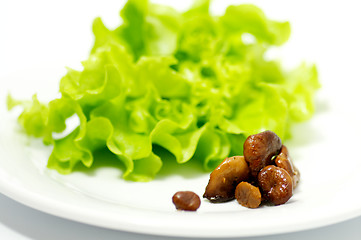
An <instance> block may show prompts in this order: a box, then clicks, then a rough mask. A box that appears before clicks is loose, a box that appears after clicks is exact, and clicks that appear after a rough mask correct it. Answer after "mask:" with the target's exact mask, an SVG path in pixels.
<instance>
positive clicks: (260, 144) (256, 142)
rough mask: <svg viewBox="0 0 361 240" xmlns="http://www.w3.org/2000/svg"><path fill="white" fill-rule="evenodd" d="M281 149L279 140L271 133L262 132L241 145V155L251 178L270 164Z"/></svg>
mask: <svg viewBox="0 0 361 240" xmlns="http://www.w3.org/2000/svg"><path fill="white" fill-rule="evenodd" d="M281 147H282V142H281V139H280V138H279V137H278V136H277V134H275V133H274V132H272V131H264V132H261V133H258V134H255V135H251V136H249V137H248V138H247V139H246V141H245V142H244V144H243V154H244V158H245V160H246V162H247V163H248V166H249V168H250V171H251V175H252V176H253V177H257V175H258V173H259V171H260V170H261V169H262V168H264V167H265V166H267V165H270V164H271V163H272V157H273V156H275V155H277V154H278V153H279V152H280V150H281Z"/></svg>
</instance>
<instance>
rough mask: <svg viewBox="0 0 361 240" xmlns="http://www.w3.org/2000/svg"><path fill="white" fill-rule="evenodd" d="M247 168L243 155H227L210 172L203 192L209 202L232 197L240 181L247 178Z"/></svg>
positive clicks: (228, 199) (223, 200)
mask: <svg viewBox="0 0 361 240" xmlns="http://www.w3.org/2000/svg"><path fill="white" fill-rule="evenodd" d="M248 176H249V170H248V166H247V163H246V161H245V160H244V157H243V156H235V157H229V158H226V159H225V160H223V162H222V163H221V164H220V165H219V166H218V167H217V168H216V169H215V170H214V171H213V172H212V173H211V175H210V178H209V182H208V185H207V187H206V190H205V192H204V194H203V197H204V198H207V199H208V200H210V201H211V202H226V201H230V200H232V199H234V191H235V189H236V186H237V185H238V183H240V182H241V181H245V180H246V179H248Z"/></svg>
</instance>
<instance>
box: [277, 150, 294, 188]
mask: <svg viewBox="0 0 361 240" xmlns="http://www.w3.org/2000/svg"><path fill="white" fill-rule="evenodd" d="M275 164H276V166H277V167H280V168H283V169H285V170H286V171H287V172H288V173H289V174H290V176H291V177H292V180H293V188H296V186H297V185H298V182H299V181H300V172H299V171H298V169H297V168H296V167H295V166H294V164H293V162H292V159H291V158H290V156H289V153H288V149H287V147H286V146H285V145H282V148H281V152H280V153H279V154H278V155H277V157H276V159H275Z"/></svg>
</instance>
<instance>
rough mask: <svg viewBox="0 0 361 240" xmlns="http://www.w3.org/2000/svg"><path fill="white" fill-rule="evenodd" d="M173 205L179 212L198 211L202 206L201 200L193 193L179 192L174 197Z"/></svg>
mask: <svg viewBox="0 0 361 240" xmlns="http://www.w3.org/2000/svg"><path fill="white" fill-rule="evenodd" d="M172 201H173V204H174V205H175V207H176V209H177V210H183V211H197V209H198V208H199V206H200V205H201V199H200V198H199V196H198V195H197V194H196V193H194V192H192V191H179V192H176V193H175V194H174V195H173V197H172Z"/></svg>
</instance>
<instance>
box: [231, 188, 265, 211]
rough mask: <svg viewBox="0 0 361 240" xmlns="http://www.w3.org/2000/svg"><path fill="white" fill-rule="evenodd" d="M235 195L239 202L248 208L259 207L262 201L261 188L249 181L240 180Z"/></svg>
mask: <svg viewBox="0 0 361 240" xmlns="http://www.w3.org/2000/svg"><path fill="white" fill-rule="evenodd" d="M235 197H236V199H237V201H238V203H239V204H241V205H242V206H244V207H248V208H258V207H259V205H260V204H261V202H262V195H261V192H260V191H259V188H258V187H255V186H253V185H252V184H250V183H248V182H240V183H239V184H238V185H237V187H236V192H235Z"/></svg>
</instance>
